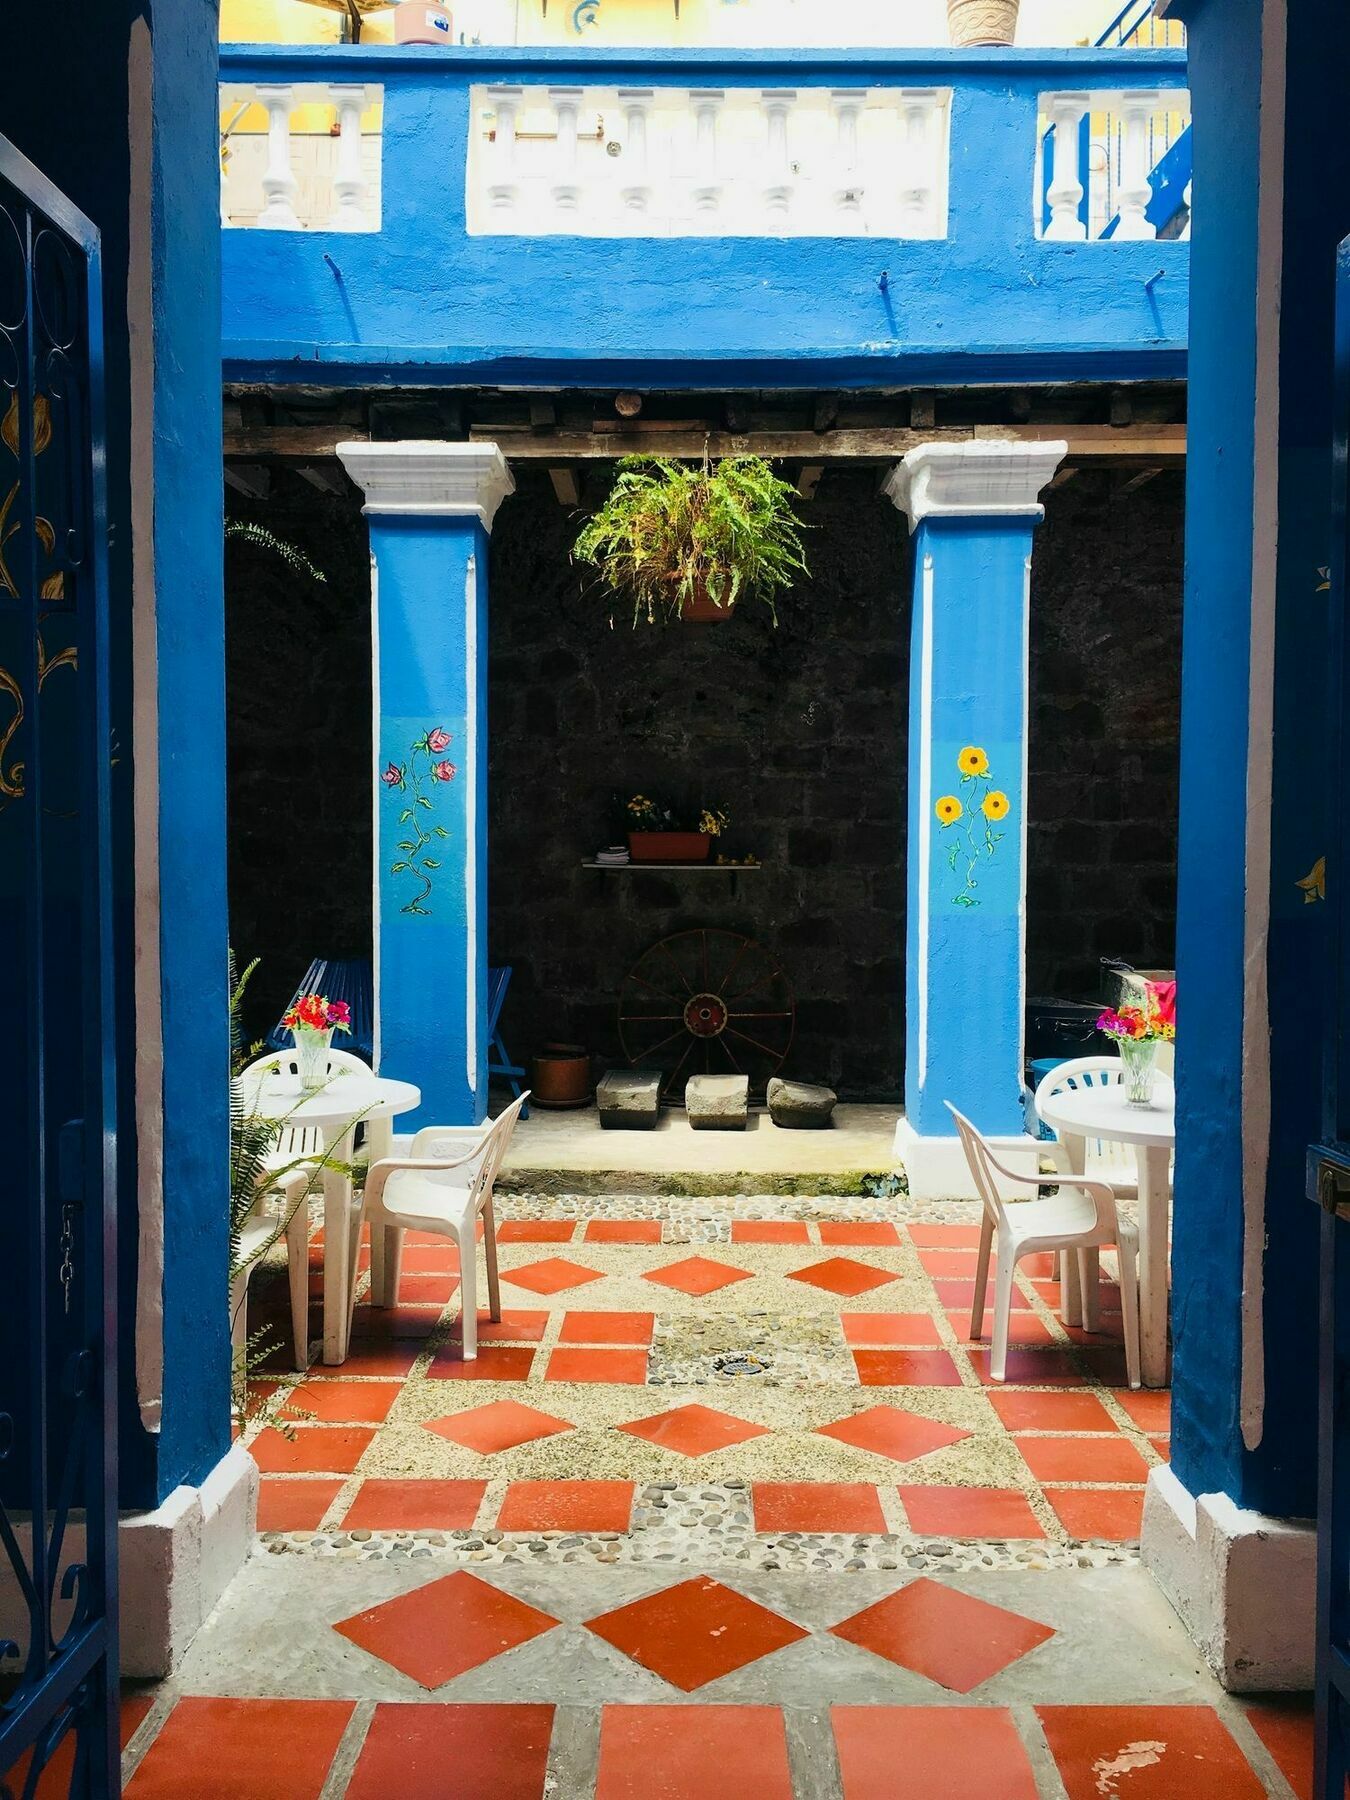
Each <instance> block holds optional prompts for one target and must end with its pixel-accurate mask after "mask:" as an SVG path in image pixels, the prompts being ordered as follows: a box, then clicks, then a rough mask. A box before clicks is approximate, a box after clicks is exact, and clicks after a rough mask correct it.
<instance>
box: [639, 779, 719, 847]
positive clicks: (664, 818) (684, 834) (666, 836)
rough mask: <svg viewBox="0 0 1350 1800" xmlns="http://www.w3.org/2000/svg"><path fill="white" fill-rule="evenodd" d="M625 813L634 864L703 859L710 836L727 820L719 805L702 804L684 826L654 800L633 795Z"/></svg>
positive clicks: (711, 840) (711, 837)
mask: <svg viewBox="0 0 1350 1800" xmlns="http://www.w3.org/2000/svg"><path fill="white" fill-rule="evenodd" d="M626 810H627V813H628V854H629V857H630V858H631V859H632V861H633V862H635V863H678V862H686V863H700V862H707V860H708V852H709V851H710V850H711V849H712V842H713V839H714V838H716V837H721V835H722V833H723V832H724V831H725V830H726V828H727V826H728V824H729V823H730V819H729V816H728V815H727V814H726V813H725V812H723V811H722V810H721V808H720V807H716V808H714V807H706V806H705V807H702V808H701V809H700V810H699V812H698V813H697V814H696V815H694V818H693V823H692V824H691V825H689V826H688V827H685V826H683V825H682V824H681V823H680V818H679V815H678V814H676V813H674V812H672V811H671V809H670V808H669V807H668V806H666V805H664V804H663V803H662V802H660V801H658V800H649V799H648V798H647V796H646V795H645V794H634V795H633V798H632V799H631V800H630V801H629V802H628V806H627V808H626Z"/></svg>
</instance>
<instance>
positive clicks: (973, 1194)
mask: <svg viewBox="0 0 1350 1800" xmlns="http://www.w3.org/2000/svg"><path fill="white" fill-rule="evenodd" d="M987 1141H988V1142H989V1144H990V1145H992V1147H993V1150H994V1153H995V1155H996V1156H998V1157H999V1159H1000V1160H1001V1161H1003V1162H1009V1163H1012V1164H1013V1166H1014V1167H1016V1168H1025V1169H1026V1170H1027V1173H1028V1174H1029V1175H1032V1174H1035V1173H1036V1172H1037V1170H1038V1169H1039V1166H1040V1159H1041V1156H1042V1154H1043V1153H1044V1150H1045V1145H1044V1144H1042V1143H1041V1142H1040V1141H1039V1140H1038V1139H1037V1138H1031V1137H1027V1136H1025V1135H1024V1134H1019V1135H1018V1136H1016V1137H991V1138H989V1139H988V1140H987ZM894 1154H895V1160H896V1162H897V1164H898V1165H899V1166H900V1167H901V1168H902V1169H903V1170H904V1172H905V1175H906V1177H907V1179H908V1183H909V1194H910V1198H911V1199H913V1200H978V1199H979V1193H978V1192H977V1190H976V1187H975V1178H974V1176H973V1175H972V1174H971V1172H970V1164H969V1163H968V1162H967V1161H966V1153H965V1151H964V1150H963V1149H962V1148H961V1140H960V1138H959V1137H957V1136H956V1135H955V1134H953V1135H952V1136H951V1137H920V1135H919V1133H918V1132H917V1131H916V1130H915V1129H914V1127H913V1126H912V1125H911V1124H910V1122H909V1120H908V1119H907V1118H905V1117H904V1116H903V1114H902V1115H901V1117H900V1118H899V1119H897V1121H896V1125H895V1145H894ZM1008 1192H1009V1194H1010V1196H1012V1197H1013V1198H1015V1199H1019V1200H1027V1199H1030V1198H1032V1195H1031V1192H1030V1190H1029V1189H1028V1188H1027V1187H1026V1186H1025V1185H1024V1184H1022V1183H1018V1185H1017V1186H1016V1187H1011V1186H1010V1187H1009V1190H1008Z"/></svg>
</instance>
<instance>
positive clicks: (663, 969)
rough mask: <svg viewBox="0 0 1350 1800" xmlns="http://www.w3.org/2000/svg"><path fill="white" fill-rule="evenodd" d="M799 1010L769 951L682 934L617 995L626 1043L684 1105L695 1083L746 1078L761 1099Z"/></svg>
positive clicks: (744, 942)
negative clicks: (687, 1088)
mask: <svg viewBox="0 0 1350 1800" xmlns="http://www.w3.org/2000/svg"><path fill="white" fill-rule="evenodd" d="M796 1020H797V1002H796V1000H795V999H794V997H793V993H792V989H791V987H790V986H789V985H788V979H787V976H786V975H785V974H784V973H783V967H782V964H781V963H780V962H779V960H778V958H777V957H776V956H775V955H774V953H773V952H772V951H771V950H767V949H765V947H764V945H763V944H759V943H756V942H755V940H754V939H753V938H748V937H742V935H741V934H740V932H738V931H718V930H714V929H711V928H704V929H700V930H697V931H679V932H676V934H675V935H674V936H673V937H668V938H662V939H661V940H660V941H659V942H658V943H655V944H653V945H652V946H651V948H650V949H649V950H645V951H644V952H643V954H642V955H641V956H640V957H639V958H638V960H637V962H636V963H634V965H633V967H632V968H631V969H630V970H629V972H628V974H627V976H626V977H625V979H624V983H623V986H622V988H621V989H620V990H619V1041H620V1043H621V1044H622V1045H623V1052H624V1055H625V1056H626V1057H627V1058H628V1061H629V1063H630V1065H631V1066H632V1067H633V1068H644V1069H659V1070H660V1071H661V1072H662V1075H663V1077H664V1080H663V1081H662V1091H663V1093H665V1094H666V1095H668V1096H669V1097H670V1098H672V1099H676V1100H678V1099H680V1098H682V1097H683V1093H684V1085H683V1084H684V1082H685V1081H686V1080H687V1079H688V1078H689V1076H691V1075H748V1076H749V1077H750V1091H751V1092H752V1093H762V1092H763V1091H764V1088H765V1087H766V1085H767V1084H768V1080H769V1077H770V1076H771V1075H776V1074H777V1073H778V1071H779V1069H781V1068H782V1066H783V1063H784V1061H785V1060H786V1057H787V1053H788V1051H789V1050H790V1049H791V1048H792V1037H793V1032H794V1030H795V1028H796Z"/></svg>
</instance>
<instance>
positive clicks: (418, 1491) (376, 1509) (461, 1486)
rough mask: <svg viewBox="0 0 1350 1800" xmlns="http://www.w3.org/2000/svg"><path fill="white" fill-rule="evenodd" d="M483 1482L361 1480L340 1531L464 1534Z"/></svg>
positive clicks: (484, 1487) (475, 1510)
mask: <svg viewBox="0 0 1350 1800" xmlns="http://www.w3.org/2000/svg"><path fill="white" fill-rule="evenodd" d="M486 1492H487V1483H486V1481H425V1480H408V1481H363V1482H362V1483H361V1485H360V1487H359V1488H358V1489H357V1491H356V1498H355V1500H353V1501H352V1503H351V1505H350V1507H348V1509H347V1511H346V1513H345V1514H344V1515H343V1519H342V1529H343V1530H344V1531H362V1530H363V1531H467V1530H468V1529H469V1528H470V1527H471V1526H472V1524H473V1522H474V1520H475V1519H476V1518H477V1517H478V1508H479V1507H480V1506H481V1505H482V1502H483V1495H484V1494H485V1493H486Z"/></svg>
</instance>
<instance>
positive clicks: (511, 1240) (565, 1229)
mask: <svg viewBox="0 0 1350 1800" xmlns="http://www.w3.org/2000/svg"><path fill="white" fill-rule="evenodd" d="M576 1229H577V1226H576V1220H575V1219H507V1220H506V1222H505V1223H504V1224H502V1225H499V1226H498V1227H497V1242H498V1243H499V1244H570V1243H571V1241H572V1239H573V1237H574V1235H575V1233H576Z"/></svg>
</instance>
